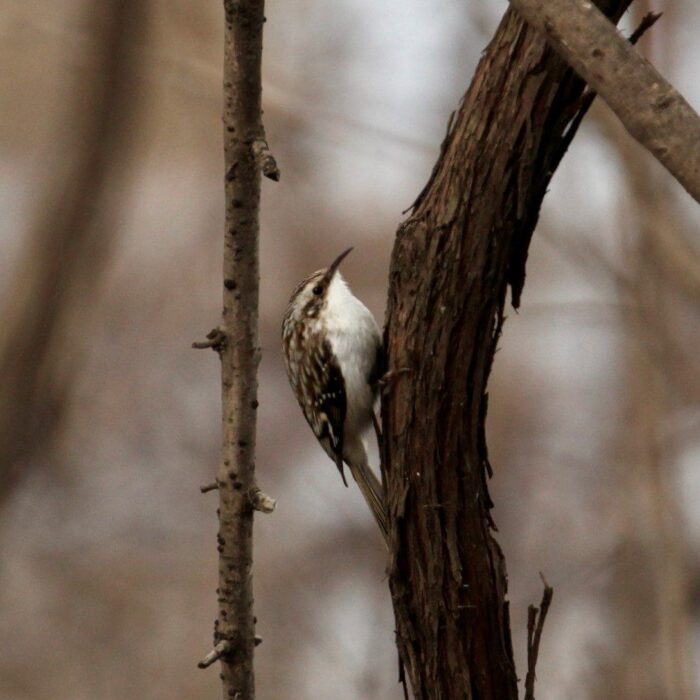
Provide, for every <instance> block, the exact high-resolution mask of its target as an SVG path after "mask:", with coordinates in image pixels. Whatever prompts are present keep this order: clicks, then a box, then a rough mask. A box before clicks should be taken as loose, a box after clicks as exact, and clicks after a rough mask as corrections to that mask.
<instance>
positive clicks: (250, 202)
mask: <svg viewBox="0 0 700 700" xmlns="http://www.w3.org/2000/svg"><path fill="white" fill-rule="evenodd" d="M224 12H225V24H226V28H225V46H224V151H225V168H226V176H225V181H226V226H225V234H224V270H223V272H224V276H223V301H224V306H223V320H222V324H221V328H220V340H221V342H220V343H219V344H218V345H217V347H216V349H217V351H218V352H219V355H220V357H221V387H222V394H221V401H222V439H223V443H222V450H221V462H220V465H219V472H218V475H217V483H218V493H219V534H218V536H217V539H218V550H219V588H218V591H217V592H218V601H219V614H218V619H217V623H216V630H215V640H214V641H215V650H214V651H215V652H217V650H219V651H218V653H215V654H214V657H215V658H218V659H219V660H220V661H221V679H222V683H223V698H225V700H231V699H232V698H237V699H238V700H253V698H254V697H255V681H254V672H253V650H254V648H255V618H254V616H253V590H252V564H253V543H252V536H253V512H254V508H253V505H254V504H253V502H252V499H251V497H250V494H251V493H255V488H256V484H255V474H254V469H255V431H256V409H257V406H258V400H257V388H258V385H257V370H258V363H259V359H260V348H259V347H258V296H259V262H258V238H259V207H260V167H259V165H258V163H257V161H256V157H255V154H254V152H253V143H254V142H255V141H256V140H257V139H260V138H264V133H263V128H262V121H261V91H262V90H261V63H262V30H263V22H264V2H263V0H237V2H233V1H232V0H224ZM214 657H211V655H209V657H207V659H205V661H203V662H202V663H205V662H206V661H208V660H209V659H210V658H211V661H213V660H214Z"/></svg>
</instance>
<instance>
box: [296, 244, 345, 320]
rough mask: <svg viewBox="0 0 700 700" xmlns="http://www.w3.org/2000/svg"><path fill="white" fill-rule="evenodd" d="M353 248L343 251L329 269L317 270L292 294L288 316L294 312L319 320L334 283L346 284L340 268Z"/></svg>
mask: <svg viewBox="0 0 700 700" xmlns="http://www.w3.org/2000/svg"><path fill="white" fill-rule="evenodd" d="M351 250H352V248H348V249H347V250H345V251H343V252H342V253H341V254H340V255H339V256H338V257H337V258H336V259H335V260H334V261H333V262H332V263H331V264H330V265H329V266H328V267H324V268H323V269H321V270H317V271H316V272H314V273H313V275H310V276H309V277H307V278H306V279H305V280H304V281H303V282H302V283H301V284H300V285H299V286H298V287H297V288H296V289H295V290H294V293H293V294H292V297H291V299H290V300H289V307H288V315H289V313H290V312H292V313H293V314H294V315H299V316H302V317H305V318H317V317H318V315H319V314H320V313H321V310H322V309H323V308H324V306H325V305H326V302H327V300H328V293H329V290H330V289H331V285H333V283H334V281H335V282H336V283H337V282H338V281H341V282H342V283H343V285H344V284H345V283H344V281H343V279H342V277H341V276H340V273H339V272H338V267H339V266H340V263H341V262H343V260H344V259H345V257H346V256H347V255H348V254H349V253H350V251H351Z"/></svg>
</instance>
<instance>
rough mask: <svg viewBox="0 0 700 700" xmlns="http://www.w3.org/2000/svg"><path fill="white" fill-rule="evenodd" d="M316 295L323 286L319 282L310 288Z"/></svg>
mask: <svg viewBox="0 0 700 700" xmlns="http://www.w3.org/2000/svg"><path fill="white" fill-rule="evenodd" d="M311 291H312V292H313V293H314V294H315V295H316V296H318V295H319V294H320V293H321V292H322V291H323V287H322V286H321V285H320V284H317V285H316V286H315V287H314V288H313V289H312V290H311Z"/></svg>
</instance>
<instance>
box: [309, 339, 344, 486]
mask: <svg viewBox="0 0 700 700" xmlns="http://www.w3.org/2000/svg"><path fill="white" fill-rule="evenodd" d="M312 372H313V373H314V374H315V375H316V376H315V377H314V380H316V381H315V382H314V384H315V386H317V387H319V392H318V394H317V395H316V396H315V397H314V407H313V408H314V410H313V413H315V416H314V418H315V420H314V419H310V417H309V416H308V415H307V416H306V417H307V420H309V423H310V424H311V427H312V429H313V431H314V433H315V434H316V437H317V438H318V439H319V441H320V442H321V444H322V445H324V446H325V445H327V446H328V447H327V451H328V453H329V455H330V456H331V457H332V459H333V460H334V461H335V463H336V466H337V467H338V471H339V472H340V476H341V477H342V478H343V483H344V484H345V485H346V486H347V485H348V482H347V481H346V479H345V472H344V470H343V424H344V423H345V413H346V410H347V402H346V396H345V381H344V380H343V375H342V373H341V371H340V367H339V365H338V361H337V360H336V357H335V355H334V354H333V350H332V348H331V346H330V343H329V342H328V341H326V342H324V343H323V344H322V347H321V356H320V357H319V358H318V361H317V362H313V363H312Z"/></svg>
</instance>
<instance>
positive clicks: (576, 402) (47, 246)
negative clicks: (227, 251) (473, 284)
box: [0, 0, 700, 700]
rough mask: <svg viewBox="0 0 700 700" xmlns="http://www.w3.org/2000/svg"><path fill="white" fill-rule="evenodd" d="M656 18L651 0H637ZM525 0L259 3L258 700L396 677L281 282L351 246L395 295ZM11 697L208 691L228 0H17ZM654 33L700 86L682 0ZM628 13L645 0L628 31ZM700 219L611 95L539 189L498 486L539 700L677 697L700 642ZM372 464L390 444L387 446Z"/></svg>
mask: <svg viewBox="0 0 700 700" xmlns="http://www.w3.org/2000/svg"><path fill="white" fill-rule="evenodd" d="M636 5H639V7H638V8H637V9H636V10H635V13H636V16H637V18H638V17H639V16H641V12H642V11H643V10H644V9H646V8H645V3H636ZM505 6H506V3H505V2H503V3H492V2H487V1H486V0H481V1H478V0H470V2H467V3H465V2H462V1H458V0H438V2H436V3H428V4H425V3H421V2H418V0H386V1H385V2H381V3H376V2H370V1H369V0H362V1H361V2H358V1H357V0H336V2H333V3H323V2H319V1H318V0H296V1H295V2H282V1H281V0H277V1H275V0H268V7H267V16H268V23H267V25H266V44H265V55H264V64H265V75H264V78H265V84H264V101H265V114H266V124H267V133H268V137H269V141H270V144H271V146H272V148H273V150H274V152H275V154H276V156H277V160H278V162H279V164H280V166H281V169H282V180H281V182H280V183H279V184H270V183H267V182H266V183H265V185H264V202H263V218H262V224H263V227H262V244H261V246H262V251H261V252H262V297H261V316H262V318H261V322H262V328H261V334H262V344H263V352H264V354H263V362H262V365H261V377H260V383H261V385H260V412H259V416H260V426H259V428H260V433H259V450H258V478H259V481H260V484H261V486H262V487H263V489H264V490H265V491H267V492H269V493H270V494H271V495H274V496H275V497H276V498H277V499H278V509H277V511H276V512H275V513H274V515H272V516H269V517H259V518H257V520H256V543H255V547H256V569H255V587H256V612H257V617H258V620H259V624H258V627H259V633H260V634H261V636H262V637H263V639H264V643H263V645H262V646H261V647H259V649H258V652H257V680H258V696H259V697H260V698H262V699H263V700H268V699H273V698H274V699H277V698H303V699H304V700H307V699H308V700H321V699H325V698H336V699H338V700H350V699H355V698H366V699H368V700H371V699H374V698H377V699H378V698H382V699H385V698H396V699H397V700H398V698H400V697H402V695H401V691H400V689H399V687H398V686H397V684H396V677H397V656H396V651H395V649H394V646H393V616H392V611H391V605H390V600H389V595H388V590H387V587H386V582H385V581H384V580H383V572H384V555H383V551H382V545H381V541H380V538H379V536H378V535H377V533H376V532H374V526H373V523H372V522H371V518H370V517H369V515H368V514H367V513H366V512H365V510H364V508H363V504H362V501H361V498H360V496H359V492H358V491H357V490H356V489H354V488H351V489H349V490H345V489H344V488H342V485H341V483H340V480H339V479H338V475H337V472H336V470H335V468H334V466H333V465H332V463H331V462H330V461H329V460H328V459H327V458H326V457H325V455H324V453H323V452H322V451H321V450H320V448H319V447H318V445H317V444H316V442H315V440H314V439H313V437H312V435H311V432H310V431H309V430H308V428H307V427H306V425H305V423H304V421H303V418H302V416H301V413H300V411H299V410H298V409H297V407H296V405H295V402H294V400H293V398H292V394H291V391H290V390H289V388H288V386H287V381H286V377H285V376H284V370H283V365H282V361H281V353H280V349H279V326H280V319H281V315H282V313H283V310H284V307H285V304H286V302H287V299H288V296H289V293H290V291H291V289H292V288H293V287H294V285H295V284H296V283H297V282H298V281H299V280H300V279H301V278H302V277H303V276H305V275H306V274H308V273H309V272H311V271H313V270H315V269H317V268H319V267H322V266H324V265H326V264H327V263H328V262H329V260H331V259H332V258H333V256H335V255H336V254H337V253H338V252H339V251H340V250H342V249H343V248H344V247H347V246H349V245H353V246H355V252H354V253H353V254H352V256H350V258H348V260H347V262H346V263H345V264H344V270H345V274H346V277H347V278H348V280H349V281H350V283H351V285H352V286H353V288H354V289H355V291H356V292H357V293H358V295H359V296H360V297H361V298H363V299H364V300H365V301H366V302H367V303H368V304H369V305H370V307H371V308H372V309H373V310H374V312H375V314H376V315H377V318H378V319H381V318H382V316H383V305H384V294H385V286H386V274H387V266H388V261H389V255H390V251H391V246H392V242H393V235H394V232H395V230H396V227H397V224H398V223H399V221H400V220H401V210H402V209H405V207H406V206H408V205H409V204H410V203H411V201H413V198H414V197H415V195H416V194H417V193H418V191H419V190H420V188H421V187H422V185H423V184H424V182H425V180H426V179H427V176H428V174H429V172H430V168H431V166H432V164H433V162H434V160H435V158H436V155H437V152H438V146H439V143H440V140H441V138H442V135H443V133H444V129H445V125H446V122H447V117H448V115H449V112H450V111H451V109H452V108H454V106H455V105H456V103H457V101H458V100H459V98H460V96H461V95H462V93H463V92H464V90H465V88H466V86H467V84H468V81H469V79H470V76H471V74H472V72H473V69H474V66H475V65H476V62H477V60H478V58H479V54H480V52H481V50H482V48H483V47H484V46H485V44H486V42H487V41H488V39H489V38H490V36H491V34H492V32H493V29H494V28H495V26H496V23H497V21H498V19H499V16H500V14H501V13H502V12H503V11H504V9H505ZM1 7H2V12H1V13H0V37H1V39H2V41H1V42H0V64H1V65H2V66H3V70H2V71H0V100H1V102H0V103H1V104H2V120H1V123H0V148H1V150H0V157H1V158H2V169H1V170H0V178H1V179H0V203H1V206H2V212H3V216H2V218H1V219H0V235H1V237H2V250H3V254H2V256H0V285H1V292H2V297H1V301H2V305H3V306H2V309H3V310H2V326H1V329H2V332H1V333H0V470H1V471H0V547H1V551H2V559H1V561H0V607H1V609H2V613H1V615H0V649H1V650H2V651H1V652H0V697H1V698H3V700H30V699H31V700H44V699H47V700H48V699H49V698H51V700H82V699H87V698H90V699H94V698H99V699H100V700H118V699H119V700H125V699H127V698H144V699H148V700H158V699H161V698H162V699H163V700H164V699H165V698H168V699H170V698H173V697H178V698H182V699H183V700H184V699H190V698H192V699H195V698H197V699H198V698H211V697H217V696H218V693H219V689H218V683H219V681H218V678H217V673H216V672H215V671H214V670H210V671H206V672H203V671H198V670H197V668H196V662H197V660H199V658H201V656H202V655H203V654H204V653H205V652H206V651H208V649H209V648H210V644H211V633H212V624H213V620H214V615H215V594H214V589H215V587H216V559H215V556H216V549H215V532H216V520H215V513H214V510H215V508H216V505H215V500H216V497H215V495H213V494H209V495H200V494H199V491H198V487H199V485H200V484H201V483H205V482H207V481H210V480H211V478H212V476H213V474H214V472H215V466H216V461H217V457H218V446H219V408H220V407H219V386H218V379H219V374H218V362H217V360H216V357H215V356H214V354H213V353H210V352H206V353H204V352H201V351H199V352H196V351H193V350H191V349H190V343H191V342H192V341H193V340H198V339H201V338H202V337H203V336H204V334H205V333H206V332H207V331H208V330H209V329H210V328H211V327H212V326H214V325H216V323H217V321H218V315H219V311H220V286H221V281H220V267H221V248H222V230H223V187H222V172H223V166H222V149H221V118H220V111H221V110H220V104H221V89H220V76H221V70H220V68H221V56H222V26H221V8H220V7H219V3H218V2H207V3H191V2H185V1H184V0H174V1H171V2H165V1H163V0H148V1H142V2H137V0H113V1H111V2H108V1H107V0H104V1H101V2H86V1H85V0H64V1H63V2H48V1H46V0H33V1H32V0H30V1H27V0H23V1H19V0H4V1H3V2H2V5H1ZM653 9H655V10H664V11H665V12H666V16H665V17H664V18H663V19H662V20H661V22H660V23H659V24H658V25H657V26H656V27H655V28H654V29H653V30H652V32H651V36H650V37H647V38H645V39H644V40H643V42H642V50H643V51H644V52H645V53H646V55H648V56H650V57H651V58H652V60H653V61H654V62H655V63H656V64H657V66H658V67H659V68H660V69H661V71H662V72H663V73H664V74H665V75H666V76H667V77H669V78H670V79H671V81H672V82H673V83H674V84H675V85H676V86H677V87H678V88H679V89H680V90H681V92H683V93H684V94H685V95H686V97H687V98H688V99H689V100H690V101H691V103H694V104H695V105H698V104H700V88H699V87H698V85H699V84H698V82H697V80H696V75H697V71H698V70H700V43H698V42H697V27H698V26H699V24H700V6H698V4H697V3H696V2H694V1H693V0H676V1H675V2H671V1H670V0H659V2H657V3H655V4H654V6H653ZM632 23H633V19H632V20H628V21H627V23H626V26H627V27H628V28H629V27H630V26H631V24H632ZM698 301H700V216H699V215H698V212H697V209H696V208H694V206H693V205H692V204H691V203H690V202H689V201H688V198H687V197H686V195H685V194H684V193H683V192H682V191H681V190H680V188H679V187H678V186H677V185H676V184H675V183H674V182H671V181H670V178H669V177H668V176H667V175H666V174H665V173H664V172H660V171H659V168H658V167H657V166H656V164H655V163H654V162H653V161H652V159H651V158H650V157H649V156H647V154H645V153H643V152H641V151H640V149H639V148H638V147H637V146H636V145H635V144H633V143H632V142H631V141H630V140H629V138H627V136H626V135H625V134H623V133H622V132H621V129H620V127H619V126H618V124H617V123H616V120H615V119H614V118H613V117H611V116H610V114H609V112H608V110H607V109H606V108H605V107H604V106H603V105H597V106H596V108H595V109H594V110H593V112H592V114H591V115H590V116H589V118H588V119H587V120H586V123H585V125H584V128H583V129H582V132H581V133H580V135H579V136H578V137H577V139H576V141H575V145H574V147H573V148H572V152H571V153H570V154H569V156H568V157H567V158H566V159H565V161H564V164H563V166H562V168H561V169H560V172H559V173H558V174H557V176H556V177H555V180H554V185H553V188H552V191H551V192H550V194H549V196H548V197H547V199H546V204H545V208H544V211H543V215H542V220H541V222H540V225H539V229H538V232H537V234H536V235H535V238H534V242H533V245H532V249H531V256H530V263H529V269H528V283H527V285H526V288H525V297H524V303H523V308H522V311H521V313H520V314H518V315H515V314H511V317H510V318H509V320H508V323H507V324H506V328H505V333H504V337H503V339H502V342H501V345H502V349H501V351H500V352H499V354H498V356H497V359H496V365H495V370H494V376H493V378H492V388H491V401H490V415H489V423H488V439H489V443H490V448H491V453H492V456H493V460H492V461H493V464H494V467H495V477H494V479H493V481H492V495H493V498H494V501H495V502H496V509H495V519H496V522H497V523H498V525H499V529H500V536H499V539H500V542H501V544H502V545H503V547H504V550H505V553H506V557H507V561H508V569H509V574H510V599H511V613H512V617H513V634H514V645H515V647H516V655H517V658H518V663H519V669H520V670H521V674H523V675H524V659H523V652H524V650H525V632H524V624H525V613H526V608H527V604H528V603H530V602H536V601H537V600H539V593H540V582H539V579H538V575H537V574H538V572H539V571H543V572H544V573H545V575H546V576H547V578H548V579H549V581H550V583H552V584H553V585H554V587H555V598H554V605H553V608H552V610H551V612H550V617H549V619H548V622H547V626H546V628H545V635H544V641H543V648H542V651H541V655H540V662H539V666H538V677H539V684H538V698H541V699H542V700H554V699H559V698H567V699H571V700H578V699H579V698H580V699H581V700H583V699H589V698H590V699H592V698H602V699H607V698H610V699H612V698H625V699H626V698H629V699H630V700H647V699H648V700H656V699H658V698H662V699H664V698H668V699H670V700H676V699H683V700H685V699H690V698H695V697H700V696H699V695H698V677H697V676H698V672H697V668H696V667H697V661H698V659H699V658H700V638H699V636H698V632H699V629H700V628H699V625H698V622H699V620H698V615H699V613H700V609H699V605H698V603H699V600H700V598H699V593H700V558H699V556H698V544H699V542H700V510H699V509H698V499H699V498H700V473H699V472H698V469H697V467H698V458H699V457H700V433H699V431H698V429H699V428H700V404H699V399H700V360H699V359H698V356H697V352H696V346H695V343H696V342H697V340H698V337H699V336H698V321H699V320H700V318H699V317H700V312H699V311H698V308H699V305H698ZM375 463H376V462H375Z"/></svg>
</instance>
